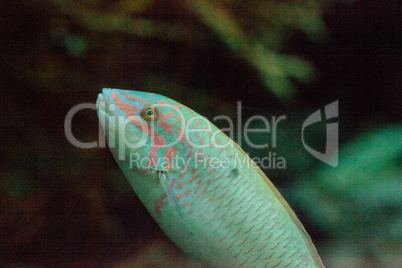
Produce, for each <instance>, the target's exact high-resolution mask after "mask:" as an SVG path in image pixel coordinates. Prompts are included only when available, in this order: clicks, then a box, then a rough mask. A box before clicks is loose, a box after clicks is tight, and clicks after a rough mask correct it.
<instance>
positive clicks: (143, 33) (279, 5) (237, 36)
mask: <svg viewBox="0 0 402 268" xmlns="http://www.w3.org/2000/svg"><path fill="white" fill-rule="evenodd" d="M52 2H53V4H54V5H55V6H56V7H58V8H59V10H61V11H62V12H63V13H64V14H67V15H69V16H71V17H72V18H74V20H76V22H78V23H80V24H82V25H84V26H85V27H87V28H89V29H92V30H97V31H102V32H120V33H125V34H129V35H134V36H138V37H141V38H158V39H162V40H167V41H169V40H170V41H184V42H187V43H190V44H191V45H193V46H198V47H199V46H210V45H213V43H211V41H210V40H211V34H215V35H217V36H218V37H219V39H220V40H221V41H222V42H223V43H224V44H225V45H226V47H227V48H228V49H229V50H230V51H231V52H232V53H233V54H234V55H235V56H237V57H238V58H240V59H243V60H245V61H247V62H248V64H250V65H251V66H253V68H254V69H255V70H256V72H257V73H258V74H259V77H260V79H261V82H262V83H263V85H264V86H265V87H266V88H267V90H269V91H271V92H272V93H273V94H274V95H275V96H276V97H277V98H279V99H282V100H289V99H292V98H293V97H294V95H295V93H296V89H295V86H294V81H298V82H301V83H307V82H311V81H312V79H313V78H314V76H315V70H314V68H313V66H312V65H311V64H310V63H308V61H306V60H303V59H301V58H300V57H298V56H296V55H287V54H285V53H284V52H283V49H284V47H285V46H286V41H287V40H288V39H290V36H291V34H292V33H294V31H295V30H301V31H303V32H304V33H305V34H306V35H307V36H308V37H309V38H310V39H311V40H313V41H319V40H322V39H323V38H324V37H325V34H326V32H325V27H324V24H323V22H322V19H321V15H320V7H321V5H322V2H320V1H286V2H275V1H267V2H266V1H251V2H248V1H227V2H222V1H192V0H185V1H179V2H178V5H179V6H180V7H179V9H184V12H188V13H189V14H192V15H195V17H197V18H198V19H199V21H200V22H201V23H202V24H203V26H206V27H207V29H209V32H206V31H202V30H201V29H200V27H199V25H198V24H197V23H195V24H194V23H188V22H187V21H186V20H188V18H186V16H177V18H175V19H170V20H167V19H163V18H162V19H159V18H153V19H152V18H151V19H149V18H144V17H143V16H141V14H142V13H144V12H145V13H146V11H147V10H149V9H151V8H153V7H154V5H158V4H160V3H159V2H157V1H152V0H149V1H139V2H137V1H135V2H134V1H116V2H111V3H110V4H105V2H104V1H91V2H90V3H86V4H84V3H85V2H83V3H81V2H79V1H66V0H53V1H52ZM176 4H177V3H176Z"/></svg>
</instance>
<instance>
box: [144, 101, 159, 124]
mask: <svg viewBox="0 0 402 268" xmlns="http://www.w3.org/2000/svg"><path fill="white" fill-rule="evenodd" d="M141 117H142V118H144V119H145V120H147V121H153V120H156V119H158V117H159V111H158V108H156V107H155V105H152V104H145V105H144V108H143V109H142V111H141Z"/></svg>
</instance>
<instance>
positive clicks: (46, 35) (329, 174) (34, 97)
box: [0, 0, 402, 267]
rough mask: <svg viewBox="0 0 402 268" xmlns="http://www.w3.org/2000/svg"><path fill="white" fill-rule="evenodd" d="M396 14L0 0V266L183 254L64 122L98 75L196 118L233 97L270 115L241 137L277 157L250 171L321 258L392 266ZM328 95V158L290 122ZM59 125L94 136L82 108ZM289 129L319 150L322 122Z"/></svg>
mask: <svg viewBox="0 0 402 268" xmlns="http://www.w3.org/2000/svg"><path fill="white" fill-rule="evenodd" d="M401 25H402V9H401V2H400V1H334V0H328V1H315V0H309V1H307V0H306V1H296V0H294V1H290V0H289V1H230V0H226V1H212V0H209V1H191V0H188V1H186V0H181V1H162V0H139V1H130V0H113V1H102V0H89V1H77V0H70V1H67V0H48V1H43V0H42V1H36V0H34V1H10V0H6V1H2V4H1V5H0V38H1V42H0V61H1V64H0V90H1V94H2V97H1V98H0V103H1V110H0V114H1V122H0V126H1V128H0V138H1V139H0V140H1V142H2V143H1V145H2V146H1V150H0V157H1V162H0V265H1V266H6V267H7V266H8V267H16V266H17V267H18V266H30V267H46V266H58V267H65V266H69V267H71V266H76V267H82V266H100V265H102V266H112V265H114V266H132V267H188V266H192V265H194V266H196V263H194V262H193V261H191V260H188V259H186V258H185V257H184V256H183V255H182V254H181V253H180V252H179V251H178V250H177V249H176V248H175V247H174V246H173V245H172V244H171V243H170V242H169V241H168V240H167V238H166V236H165V235H164V234H163V233H162V231H161V230H160V229H159V227H158V226H157V225H156V223H155V222H154V221H153V219H152V218H151V217H150V216H149V215H148V213H147V211H146V210H145V209H144V207H143V206H142V204H141V202H140V201H139V200H138V198H137V197H136V195H135V194H134V192H133V191H132V189H131V188H130V186H129V184H128V182H127V181H126V179H125V178H124V176H123V174H122V173H121V171H120V170H119V168H118V166H117V165H116V163H115V162H114V159H113V158H112V155H111V153H110V152H109V149H108V148H93V149H79V148H76V147H74V146H73V145H72V144H70V143H69V141H68V140H67V138H66V136H65V132H64V120H65V117H66V115H67V113H68V111H69V110H70V109H71V108H72V107H73V106H75V105H77V104H81V103H95V100H96V98H97V94H98V93H99V92H100V91H101V89H102V88H103V87H112V88H124V89H133V90H143V91H150V92H155V93H159V94H163V95H166V96H168V97H170V98H173V99H175V100H177V101H179V102H181V103H183V104H185V105H186V106H188V107H191V108H192V109H194V110H195V111H197V112H198V113H200V114H202V115H204V116H206V117H207V118H209V119H212V118H213V117H214V116H216V115H228V116H230V117H232V118H236V108H237V107H236V103H237V102H238V101H241V102H242V107H243V108H244V109H243V114H242V119H243V122H244V121H245V120H246V119H247V118H249V117H250V116H252V115H255V114H259V115H264V116H267V117H268V118H270V117H271V116H277V117H278V116H280V115H286V116H287V118H286V120H284V121H282V122H281V123H279V127H278V130H277V140H278V144H277V146H276V147H275V148H273V147H272V146H271V147H270V148H267V149H264V150H261V149H253V148H249V147H247V145H246V144H245V143H244V142H243V144H244V145H245V146H244V149H245V151H246V152H248V153H249V154H250V155H251V156H253V157H254V156H256V157H263V156H266V155H268V154H269V152H273V153H275V154H276V155H277V157H279V156H280V157H283V158H284V159H285V161H286V169H279V168H275V167H271V168H266V169H264V172H265V173H266V174H267V175H268V177H269V178H270V179H271V180H272V181H273V183H274V184H275V185H277V186H278V188H279V190H280V191H281V193H282V194H283V195H284V197H285V199H287V200H288V201H289V203H290V204H291V206H292V207H293V208H294V210H295V212H296V214H297V215H298V216H299V218H300V219H301V221H302V222H303V223H304V225H305V227H306V229H307V231H308V233H309V234H310V235H311V237H312V239H313V241H314V243H315V245H316V247H317V249H318V252H319V253H320V255H321V257H322V259H323V262H324V263H325V264H326V265H327V266H328V267H401V266H402V254H401V252H402V213H401V212H402V209H401V208H402V191H401V189H402V180H401V177H402V176H401V175H402V172H401V171H402V170H401V167H402V165H401V163H402V124H401V123H402V120H401V119H402V118H401V115H402V114H401V109H400V106H401V101H402V97H401V85H402V73H401V72H402V53H401V51H402V34H401ZM336 100H338V101H339V118H338V119H337V120H335V121H337V122H339V143H340V149H339V165H338V166H337V167H335V168H334V167H331V166H329V165H327V164H325V163H322V162H320V161H319V160H317V159H315V158H314V157H313V156H311V155H310V154H309V153H308V152H307V151H306V150H305V149H304V147H303V144H302V142H301V126H302V123H303V121H304V120H305V119H306V118H307V117H308V116H309V115H310V114H311V113H313V112H314V111H316V110H318V109H322V108H324V106H325V105H327V104H329V103H331V102H333V101H336ZM398 107H399V108H398ZM217 123H218V124H217V125H218V126H219V127H227V125H225V124H224V121H223V122H217ZM252 126H254V127H258V121H255V122H254V125H252ZM237 127H242V126H237ZM72 130H73V134H74V136H75V137H76V139H78V140H80V141H82V142H90V141H96V140H97V139H98V119H97V116H96V112H95V110H92V109H86V110H82V111H80V112H79V113H77V114H76V115H75V116H74V118H73V121H72ZM305 134H306V143H307V144H308V145H309V146H311V147H312V148H316V149H317V150H319V151H321V152H323V151H324V149H323V148H324V145H325V137H326V136H325V135H326V134H325V123H324V122H323V123H317V124H315V125H313V126H311V127H309V128H308V129H306V133H305ZM235 138H236V139H237V138H240V137H235ZM251 139H252V140H253V141H255V142H254V143H256V144H261V143H264V141H266V140H268V141H270V136H264V135H255V136H251Z"/></svg>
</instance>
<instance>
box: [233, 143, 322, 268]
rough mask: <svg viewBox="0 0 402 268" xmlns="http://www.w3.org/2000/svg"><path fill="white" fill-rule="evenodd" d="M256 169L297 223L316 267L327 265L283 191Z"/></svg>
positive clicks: (241, 150) (240, 149)
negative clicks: (282, 193)
mask: <svg viewBox="0 0 402 268" xmlns="http://www.w3.org/2000/svg"><path fill="white" fill-rule="evenodd" d="M234 144H235V146H236V148H237V149H238V150H239V151H240V152H241V153H242V154H243V155H244V156H245V157H247V158H248V160H249V161H253V160H252V159H251V158H250V157H249V156H248V155H247V154H246V153H245V152H244V151H243V149H242V148H241V147H240V146H239V145H238V144H237V143H235V142H234ZM256 171H257V172H258V175H260V176H261V177H262V178H263V179H264V181H265V183H266V184H267V185H268V187H269V189H271V191H272V192H273V193H274V194H275V196H276V198H278V200H279V202H280V203H281V204H282V206H283V207H284V208H285V210H286V212H287V213H288V215H289V217H290V219H291V220H292V221H293V223H294V224H295V225H296V227H297V230H299V233H300V235H301V236H302V237H303V240H304V242H305V244H306V246H307V248H308V250H309V251H310V255H311V257H312V258H313V260H314V263H315V265H316V267H319V268H321V267H325V266H324V264H323V262H322V260H321V258H320V256H319V255H318V252H317V249H316V248H315V246H314V244H313V242H312V241H311V238H310V236H309V235H308V233H307V232H306V230H305V229H304V227H303V224H302V223H301V222H300V220H299V219H298V218H297V216H296V213H294V211H293V210H292V208H291V207H290V206H289V204H288V202H286V200H285V198H283V196H282V195H281V193H280V192H279V191H278V189H276V187H275V185H274V184H273V183H272V182H271V181H270V180H269V179H268V177H267V176H266V175H265V173H264V172H262V170H261V169H260V168H258V167H257V168H256Z"/></svg>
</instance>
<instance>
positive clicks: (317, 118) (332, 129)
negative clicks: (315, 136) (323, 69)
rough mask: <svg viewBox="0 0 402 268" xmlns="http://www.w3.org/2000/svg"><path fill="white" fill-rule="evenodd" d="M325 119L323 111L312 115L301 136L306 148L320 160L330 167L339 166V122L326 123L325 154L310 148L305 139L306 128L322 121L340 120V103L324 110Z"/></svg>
mask: <svg viewBox="0 0 402 268" xmlns="http://www.w3.org/2000/svg"><path fill="white" fill-rule="evenodd" d="M324 117H325V118H324V119H322V114H321V109H319V110H317V111H315V112H314V113H312V114H311V115H310V116H309V117H308V118H307V119H306V120H305V121H304V123H303V126H302V130H301V135H302V143H303V146H304V148H305V149H306V150H307V151H308V152H309V153H310V154H311V155H312V156H314V157H315V158H317V159H318V160H320V161H322V162H324V163H327V164H328V165H330V166H333V167H336V166H338V143H339V142H338V136H339V129H338V123H337V122H331V121H329V122H328V123H326V145H325V152H324V153H321V152H319V151H316V150H314V149H313V148H311V147H310V146H308V145H307V144H306V142H305V139H304V137H305V136H304V130H305V128H306V127H308V126H310V125H313V124H315V123H318V122H321V121H322V120H333V118H338V101H334V102H332V103H330V104H328V105H326V106H325V108H324Z"/></svg>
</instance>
